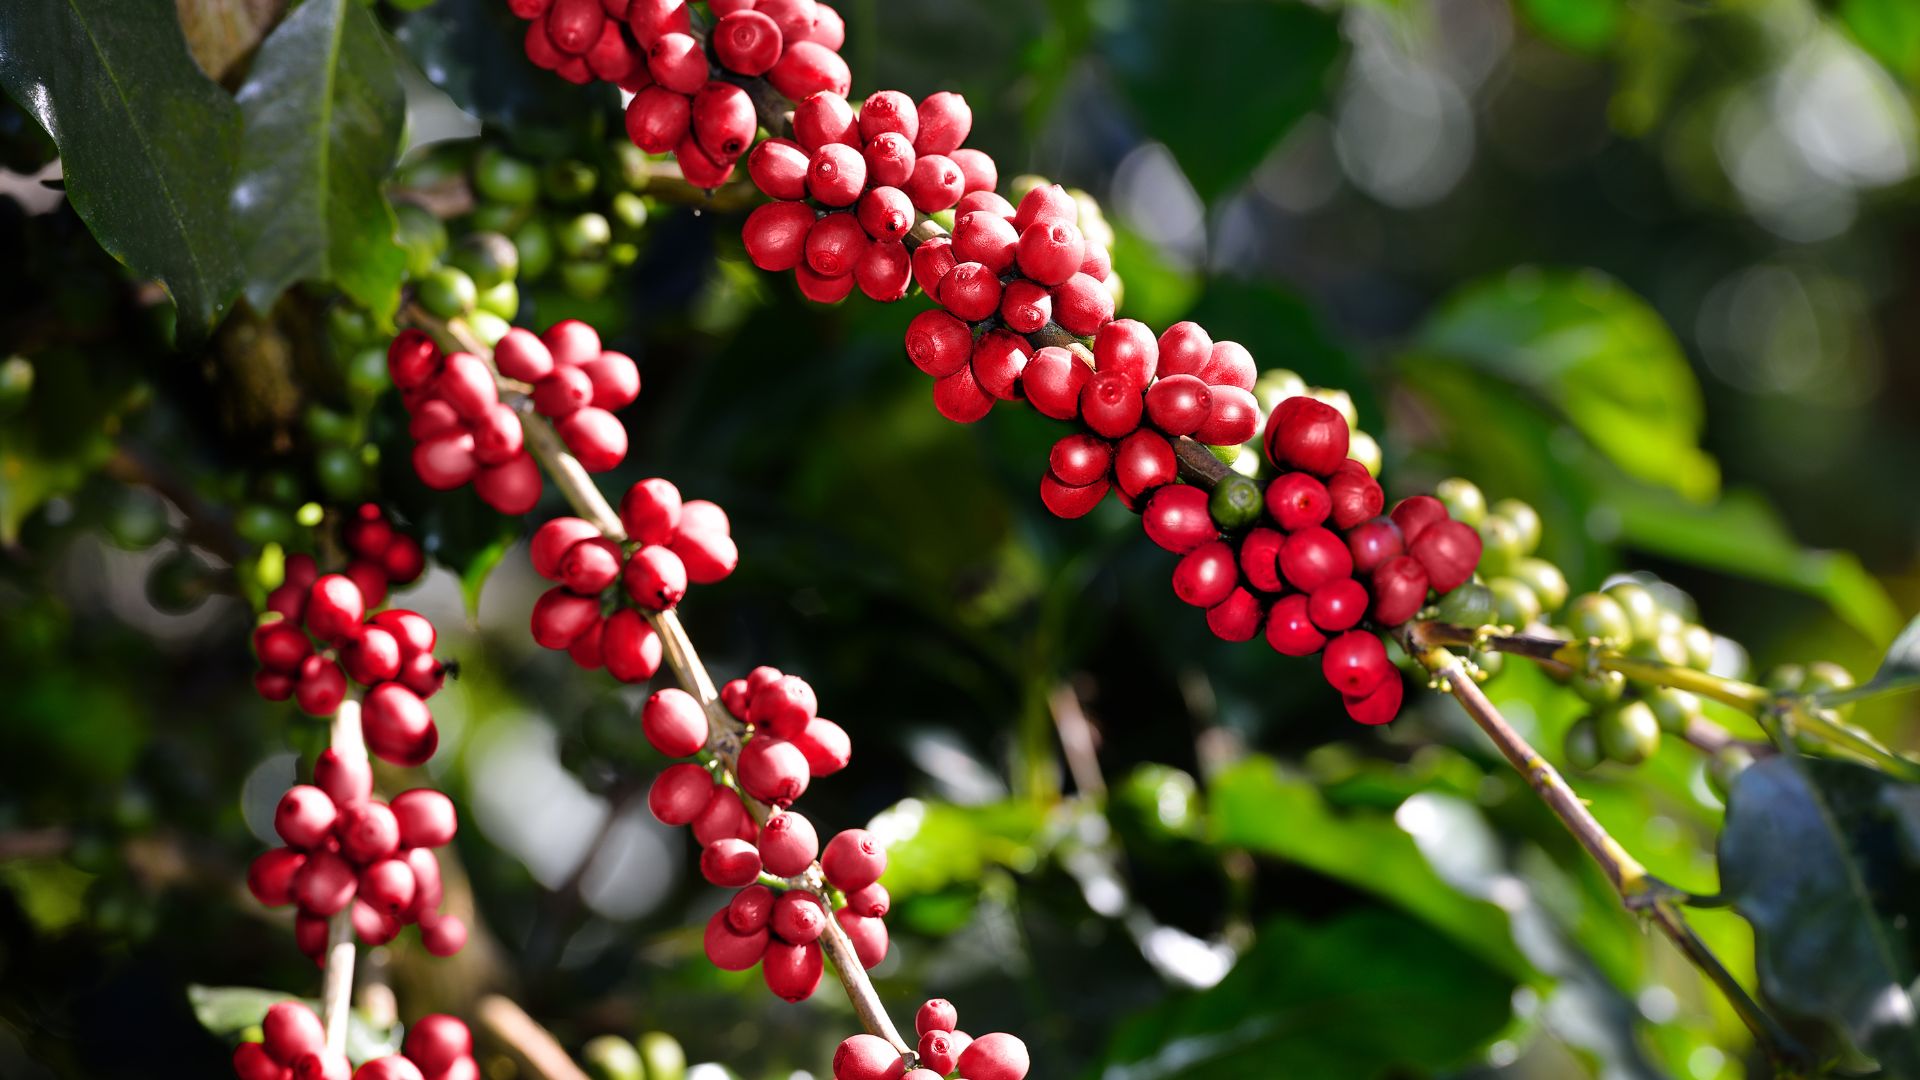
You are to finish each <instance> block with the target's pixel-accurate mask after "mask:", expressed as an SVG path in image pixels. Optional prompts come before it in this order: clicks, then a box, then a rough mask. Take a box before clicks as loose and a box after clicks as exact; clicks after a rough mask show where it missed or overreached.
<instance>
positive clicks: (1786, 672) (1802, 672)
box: [1760, 664, 1807, 694]
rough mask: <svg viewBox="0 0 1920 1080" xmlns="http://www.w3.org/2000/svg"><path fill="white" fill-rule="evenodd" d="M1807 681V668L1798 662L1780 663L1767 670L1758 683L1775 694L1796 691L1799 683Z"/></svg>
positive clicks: (1798, 688)
mask: <svg viewBox="0 0 1920 1080" xmlns="http://www.w3.org/2000/svg"><path fill="white" fill-rule="evenodd" d="M1806 681H1807V669H1806V668H1804V667H1802V666H1800V665H1799V664H1781V665H1780V666H1779V667H1777V668H1774V669H1773V670H1771V671H1769V672H1767V674H1766V677H1765V678H1763V679H1761V680H1760V685H1762V686H1764V687H1766V688H1767V689H1769V690H1771V691H1773V692H1774V693H1776V694H1793V693H1798V692H1799V690H1800V684H1802V683H1804V682H1806Z"/></svg>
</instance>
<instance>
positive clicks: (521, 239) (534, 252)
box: [513, 217, 553, 281]
mask: <svg viewBox="0 0 1920 1080" xmlns="http://www.w3.org/2000/svg"><path fill="white" fill-rule="evenodd" d="M513 246H514V247H515V248H518V249H519V251H520V280H522V281H538V280H540V279H541V278H543V277H545V276H546V274H547V271H548V270H549V269H552V267H553V230H551V229H549V228H547V223H546V222H544V221H542V220H540V219H539V218H537V217H536V218H529V219H528V220H527V222H526V223H525V224H523V225H521V226H520V227H519V228H518V229H516V230H514V233H513Z"/></svg>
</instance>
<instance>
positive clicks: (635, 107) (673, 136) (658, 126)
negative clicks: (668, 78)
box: [626, 86, 693, 154]
mask: <svg viewBox="0 0 1920 1080" xmlns="http://www.w3.org/2000/svg"><path fill="white" fill-rule="evenodd" d="M692 124H693V101H692V99H691V98H688V97H687V96H686V95H685V94H680V93H676V92H674V91H672V90H669V89H667V88H666V87H664V86H648V87H645V88H643V89H642V90H641V91H640V92H639V93H637V94H635V95H634V96H633V100H632V101H629V102H627V113H626V125H627V138H628V139H630V140H632V142H633V145H635V146H637V147H639V148H640V149H642V150H645V151H646V152H647V153H649V154H665V153H670V152H671V151H672V150H673V148H674V147H676V146H678V145H680V141H681V140H682V139H685V138H686V137H687V132H688V130H689V129H690V128H691V127H692Z"/></svg>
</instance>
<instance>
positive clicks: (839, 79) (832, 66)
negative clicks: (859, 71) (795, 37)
mask: <svg viewBox="0 0 1920 1080" xmlns="http://www.w3.org/2000/svg"><path fill="white" fill-rule="evenodd" d="M767 81H768V82H771V83H773V88H774V89H775V90H778V91H780V93H782V94H784V95H786V98H787V100H789V101H799V100H801V99H802V98H805V97H806V96H808V95H809V94H817V93H819V92H820V91H822V90H831V91H833V92H834V93H836V94H840V95H842V96H845V95H846V93H847V91H848V90H851V89H852V88H853V75H852V73H851V72H849V71H848V70H847V62H846V61H845V60H842V59H841V58H840V54H839V53H837V52H834V51H833V50H832V49H829V48H827V47H825V46H823V45H820V44H818V43H817V42H812V41H793V42H789V43H788V45H787V48H786V51H785V52H783V53H781V54H780V60H779V62H778V63H776V64H774V65H773V70H772V71H769V72H767Z"/></svg>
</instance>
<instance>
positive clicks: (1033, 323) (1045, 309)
mask: <svg viewBox="0 0 1920 1080" xmlns="http://www.w3.org/2000/svg"><path fill="white" fill-rule="evenodd" d="M1052 318H1053V294H1052V293H1050V292H1048V291H1047V290H1046V288H1045V287H1044V286H1042V285H1037V284H1035V283H1033V282H1031V281H1028V280H1026V279H1025V278H1015V279H1013V280H1012V281H1009V282H1007V285H1006V288H1004V289H1002V290H1001V291H1000V321H1001V322H1003V323H1005V324H1006V325H1007V329H1009V330H1011V331H1013V332H1014V333H1016V334H1032V333H1036V332H1037V331H1039V330H1040V328H1041V327H1044V326H1046V325H1047V323H1048V322H1049V321H1050V320H1052Z"/></svg>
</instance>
